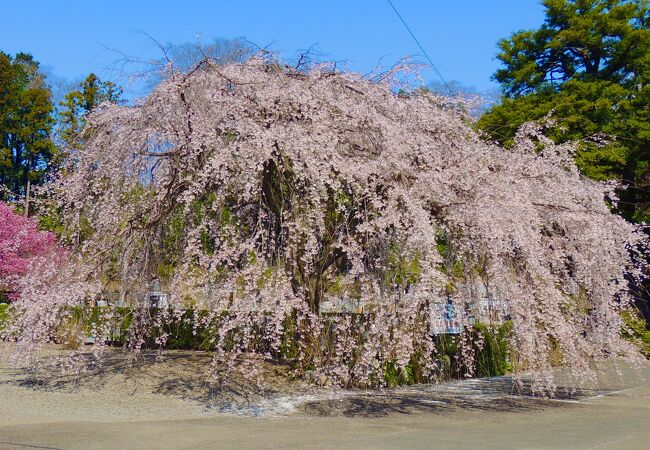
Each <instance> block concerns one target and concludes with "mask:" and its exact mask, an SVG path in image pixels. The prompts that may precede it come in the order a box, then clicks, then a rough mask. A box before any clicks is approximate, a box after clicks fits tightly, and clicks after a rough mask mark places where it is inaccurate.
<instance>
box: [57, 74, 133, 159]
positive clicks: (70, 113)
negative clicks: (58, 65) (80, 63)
mask: <svg viewBox="0 0 650 450" xmlns="http://www.w3.org/2000/svg"><path fill="white" fill-rule="evenodd" d="M121 95H122V89H121V88H120V87H118V86H116V85H115V84H114V83H112V82H110V81H102V80H101V79H100V78H99V77H98V76H97V75H95V74H94V73H91V74H90V75H88V76H87V77H86V79H85V80H84V81H83V82H81V83H80V84H79V86H78V89H76V90H74V91H70V92H68V93H67V94H66V96H65V100H64V101H62V102H61V106H62V110H61V112H60V113H59V115H60V122H61V137H62V138H63V140H64V141H65V142H66V143H67V144H68V145H69V146H72V147H75V146H76V145H77V143H78V139H79V138H80V137H81V136H80V133H81V131H82V130H83V127H84V125H85V117H86V115H87V114H89V113H90V112H91V111H92V110H93V109H95V108H96V107H97V106H99V105H100V104H101V103H104V102H111V103H120V102H121Z"/></svg>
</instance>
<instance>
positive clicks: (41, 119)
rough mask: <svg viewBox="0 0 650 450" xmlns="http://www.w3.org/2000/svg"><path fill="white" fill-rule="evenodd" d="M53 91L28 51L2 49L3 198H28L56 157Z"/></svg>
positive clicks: (0, 179) (0, 171) (0, 174)
mask: <svg viewBox="0 0 650 450" xmlns="http://www.w3.org/2000/svg"><path fill="white" fill-rule="evenodd" d="M53 125H54V118H53V106H52V101H51V93H50V90H49V88H48V87H47V86H46V84H45V78H44V76H43V75H42V74H41V72H40V71H39V64H38V62H36V61H35V60H34V58H33V57H32V56H31V55H29V54H26V53H19V54H17V55H16V56H15V57H14V58H12V57H11V56H9V55H7V54H6V53H2V52H0V184H1V185H2V188H3V189H2V190H1V191H0V199H4V200H18V199H24V201H25V214H26V215H28V214H29V203H30V197H31V196H32V185H34V184H40V183H42V182H43V180H44V179H45V175H46V173H47V171H48V170H49V169H51V167H52V165H53V163H54V162H55V160H56V156H57V150H56V147H55V146H54V144H53V142H52V139H51V134H52V127H53Z"/></svg>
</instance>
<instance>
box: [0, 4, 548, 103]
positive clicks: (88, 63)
mask: <svg viewBox="0 0 650 450" xmlns="http://www.w3.org/2000/svg"><path fill="white" fill-rule="evenodd" d="M393 4H394V5H395V6H396V7H397V9H398V10H399V11H400V13H401V15H402V17H403V18H404V19H405V20H406V22H407V23H408V24H409V26H410V27H411V29H412V31H413V32H414V33H415V36H416V37H417V38H418V39H419V41H420V43H421V44H422V45H423V47H424V49H425V50H426V51H427V53H428V54H429V56H430V57H431V59H432V60H433V62H434V63H435V64H436V66H437V68H438V70H439V71H440V72H441V74H442V75H443V77H444V78H445V79H446V80H447V81H451V80H455V81H457V82H460V83H462V84H463V85H465V86H468V87H473V88H476V89H478V90H489V89H493V88H494V87H495V86H496V85H495V84H494V83H493V82H492V81H490V75H491V74H492V73H493V72H494V71H495V69H496V68H497V67H498V62H497V61H496V60H495V58H494V57H495V54H496V52H497V46H496V43H497V41H498V40H499V38H502V37H507V36H509V35H510V34H511V33H512V32H514V31H517V30H521V29H528V28H533V27H536V26H538V25H540V24H541V23H542V21H543V8H542V6H541V5H540V4H539V1H538V0H464V1H461V0H459V1H453V0H430V1H424V0H393ZM0 10H1V11H2V15H3V16H4V18H5V20H3V21H2V26H1V27H0V50H2V51H4V52H8V53H11V54H13V53H16V52H18V51H25V52H29V53H32V54H33V55H34V56H35V58H36V59H37V60H38V61H40V62H41V64H42V65H43V66H44V67H45V68H46V69H47V71H48V72H50V73H52V74H53V77H52V78H54V77H60V78H63V79H65V80H77V79H79V78H81V77H83V76H85V75H86V74H88V73H89V72H91V71H92V72H95V73H97V74H98V75H99V76H100V77H102V78H106V79H116V73H115V71H114V65H113V64H112V63H113V62H115V61H116V60H118V59H119V58H120V56H119V55H118V54H117V53H115V52H113V51H110V50H108V49H107V48H112V49H117V50H119V51H121V52H123V53H125V54H128V55H130V56H134V57H138V58H142V59H149V58H154V57H159V56H160V52H159V51H158V50H157V49H156V47H155V45H154V44H153V43H152V42H151V41H150V40H149V39H148V38H147V37H146V36H145V35H143V34H142V32H146V33H148V34H149V35H151V36H153V37H154V38H155V39H157V40H158V41H159V42H161V43H163V44H166V43H172V44H181V43H184V42H189V41H195V40H196V38H197V35H200V36H201V40H203V41H205V42H209V41H211V40H212V39H213V38H215V37H216V38H234V37H245V38H247V39H248V40H250V41H253V42H255V43H256V44H258V45H260V46H266V45H269V44H270V45H271V47H272V48H273V49H274V50H276V51H279V52H281V54H282V55H283V56H284V57H286V58H291V57H293V56H295V55H296V54H297V52H299V51H300V50H301V49H306V48H308V47H310V46H312V45H316V46H317V48H318V49H319V51H320V52H321V53H322V54H324V55H325V57H326V58H327V59H336V60H345V61H347V62H348V66H349V68H350V69H352V70H356V71H361V72H368V71H370V70H372V69H373V68H374V67H375V66H376V65H377V64H378V62H379V61H382V62H383V64H385V65H389V64H390V63H392V62H395V61H396V60H398V59H400V58H401V57H403V56H407V55H419V54H420V50H419V49H418V47H417V45H416V44H415V42H414V41H413V40H412V38H411V37H410V35H409V34H408V32H407V31H406V29H405V28H404V26H403V25H402V23H401V22H400V21H399V19H398V17H397V16H396V15H395V13H394V11H393V10H392V9H391V7H390V5H389V4H388V2H387V1H386V0H372V1H371V0H363V1H353V0H347V1H339V0H331V1H325V0H314V1H288V0H285V1H279V0H278V1H271V0H269V1H258V0H248V1H241V2H239V1H207V0H206V1H198V0H184V1H167V0H159V1H148V0H141V1H138V0H130V1H122V0H114V1H108V0H107V1H92V0H87V1H71V0H68V1H66V0H58V1H28V0H21V1H17V0H0ZM420 60H422V61H424V58H423V57H422V56H421V57H420ZM112 68H113V69H112ZM424 78H425V80H426V81H427V82H429V81H435V80H436V78H437V77H436V75H435V73H434V72H433V71H432V70H427V71H425V73H424Z"/></svg>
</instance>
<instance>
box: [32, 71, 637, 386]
mask: <svg viewBox="0 0 650 450" xmlns="http://www.w3.org/2000/svg"><path fill="white" fill-rule="evenodd" d="M390 78H391V77H384V78H380V79H379V81H378V82H371V81H369V80H367V79H364V78H363V77H361V76H359V75H356V74H352V73H342V72H335V71H332V70H328V69H327V68H322V67H319V66H316V67H312V68H310V69H309V70H308V71H307V70H305V71H298V70H294V69H291V68H287V67H286V66H284V65H281V64H278V63H273V62H268V61H262V60H259V59H255V58H253V59H251V60H249V61H247V62H246V63H243V64H232V65H226V66H216V65H214V64H211V62H210V61H209V60H205V61H203V62H202V63H201V64H199V65H198V66H197V67H196V68H195V69H194V70H192V71H190V72H189V73H186V74H181V73H178V74H173V75H172V76H171V77H170V78H169V79H168V80H167V81H165V82H163V83H162V84H161V85H160V86H159V87H158V88H157V89H156V90H155V91H154V92H153V93H152V94H151V95H149V96H148V97H147V98H145V99H144V100H143V101H142V102H141V103H140V104H138V105H137V106H131V107H127V106H117V105H106V106H104V107H103V108H100V109H99V110H98V111H97V112H95V113H94V114H92V115H91V117H90V118H89V120H88V130H87V131H88V132H87V133H85V136H86V137H87V141H86V142H85V143H84V145H83V147H82V148H81V149H80V150H79V154H78V160H76V161H75V165H74V168H73V169H72V170H70V171H69V175H67V176H66V177H64V178H61V179H60V180H58V181H57V183H56V185H55V186H54V192H55V198H56V199H57V201H58V203H59V206H60V208H61V211H62V212H63V217H64V221H65V224H66V226H67V227H68V232H70V233H75V234H76V236H77V239H76V240H75V241H76V242H78V248H76V249H75V251H76V252H77V253H78V254H79V255H81V258H82V260H83V261H84V264H85V265H86V267H87V268H89V267H90V268H92V269H93V270H95V272H94V273H95V274H96V276H95V279H96V280H97V281H99V282H100V283H102V284H103V285H104V287H105V288H111V289H113V288H114V289H118V290H120V292H121V295H122V296H123V297H125V296H126V297H129V298H132V299H140V298H141V296H142V294H143V293H144V290H145V287H146V286H147V285H148V283H149V282H150V280H151V279H153V278H159V279H161V280H163V283H164V284H165V286H166V289H167V290H168V291H169V292H170V293H171V298H172V304H173V308H172V309H170V311H169V312H168V313H169V314H177V315H180V314H182V311H183V310H186V309H188V308H192V309H193V310H195V311H203V315H202V316H201V319H200V320H201V321H203V323H205V324H210V325H211V326H213V327H214V330H215V333H214V334H213V337H212V339H213V342H212V344H213V348H215V355H216V356H215V361H216V362H227V363H228V364H230V365H231V366H232V367H234V366H236V365H237V364H239V363H240V362H241V358H239V355H240V354H241V353H245V352H251V351H254V352H260V353H263V354H272V355H277V354H279V353H282V354H285V355H288V354H289V355H291V356H290V357H291V358H293V359H295V361H297V365H298V367H301V368H302V369H303V370H306V369H307V368H310V367H311V368H316V369H317V370H319V371H322V372H323V373H326V374H327V375H328V376H329V377H331V378H333V379H334V380H335V381H336V382H338V383H341V384H377V383H381V377H380V376H379V375H378V374H379V373H381V371H382V370H384V369H385V368H386V367H387V364H391V365H393V366H394V367H397V368H398V369H404V368H405V367H406V366H407V365H417V366H418V367H419V368H420V369H421V371H422V373H423V374H424V376H425V377H431V376H434V375H435V371H436V370H437V369H436V365H435V364H434V360H435V354H434V353H435V345H434V344H435V339H436V337H435V336H433V335H432V333H431V332H430V331H431V327H430V319H431V317H430V316H431V314H432V312H431V311H432V307H431V306H432V303H433V302H434V301H435V299H436V298H439V297H440V296H441V295H442V294H444V295H447V296H448V297H449V299H450V301H451V302H452V303H454V304H456V305H460V307H461V308H465V307H469V305H471V304H472V303H475V302H477V301H478V300H479V298H478V296H479V294H477V290H476V289H475V286H477V285H481V286H483V289H484V290H487V291H488V292H490V293H491V295H493V296H496V297H499V298H502V299H507V300H508V301H509V302H510V311H511V317H512V321H513V335H512V347H513V349H514V353H513V356H512V358H513V360H514V361H513V362H514V363H515V369H516V370H518V371H522V370H526V371H532V372H534V373H536V374H548V373H550V371H549V369H550V366H551V353H552V352H553V351H555V352H559V353H560V354H561V355H562V359H563V361H564V363H566V364H567V365H569V366H570V367H571V368H572V369H573V370H574V372H575V373H576V374H583V375H584V374H586V373H588V372H589V370H590V369H591V367H592V362H593V360H594V359H599V358H602V357H605V356H611V355H619V354H629V353H630V352H631V350H630V349H629V348H627V347H626V345H625V343H624V342H623V341H622V340H621V339H620V337H619V330H620V318H619V314H618V312H619V311H620V309H621V308H624V307H625V306H626V305H627V304H628V302H629V301H630V298H629V295H630V294H629V291H628V281H629V279H630V278H634V277H639V276H641V271H642V267H641V262H640V261H642V258H637V257H636V256H635V255H639V254H641V253H642V252H644V251H645V250H644V246H645V245H646V242H645V241H644V238H643V234H642V233H640V232H639V230H638V229H637V228H635V226H634V225H631V224H629V223H627V222H625V221H624V220H623V219H621V218H620V217H618V216H616V215H613V214H611V213H610V211H609V210H608V206H607V205H606V203H605V199H606V198H608V199H611V194H610V189H609V187H608V186H606V185H604V184H601V183H598V182H595V181H592V180H588V179H585V178H584V177H582V176H581V175H580V174H579V173H578V171H577V170H576V168H575V166H574V164H573V162H572V159H571V157H570V156H571V151H572V148H571V147H570V146H567V145H559V146H558V145H554V144H553V143H552V142H550V141H548V140H546V139H545V138H544V136H543V135H542V134H541V133H540V132H539V130H538V129H536V128H535V127H533V126H529V127H524V128H523V129H522V130H521V131H520V134H519V135H518V138H517V142H516V145H515V146H514V148H513V149H512V150H508V151H506V150H504V149H503V148H500V147H498V146H496V145H492V144H489V143H485V142H483V141H482V140H481V139H480V138H479V136H478V135H477V134H476V133H474V131H473V130H472V129H471V127H470V126H469V125H468V120H469V119H468V117H466V116H465V115H463V113H462V111H459V110H458V109H457V108H454V107H453V104H450V102H449V100H448V99H444V98H440V97H437V96H435V95H431V94H427V93H425V92H419V91H414V92H410V93H404V92H400V93H396V92H395V91H394V90H393V89H391V81H390ZM608 196H610V197H608ZM87 271H88V270H87ZM79 286H80V287H81V286H83V285H82V284H80V285H79ZM332 298H335V299H338V300H340V301H341V302H343V303H344V302H352V303H354V304H355V305H357V308H358V310H359V311H360V310H362V311H363V312H362V313H359V311H357V313H351V312H349V311H348V312H345V311H343V310H341V311H339V312H338V313H334V314H325V313H324V312H323V307H322V306H323V304H324V302H325V301H326V300H328V299H332ZM43 301H44V302H45V303H47V301H48V300H43ZM48 307H52V308H53V307H55V305H52V304H50V305H48ZM463 320H464V319H463ZM133 323H134V325H133V326H132V331H131V344H132V346H133V347H136V348H139V347H140V346H141V345H143V343H144V342H145V340H146V335H147V333H148V332H149V331H150V330H151V329H153V328H155V327H156V323H155V320H153V319H150V318H148V316H147V314H145V313H143V315H142V317H140V318H138V319H137V320H134V322H133ZM464 325H466V323H464ZM158 328H159V327H158ZM158 342H159V343H160V344H163V343H164V338H159V341H158ZM465 350H466V351H463V352H462V355H464V356H465V358H467V361H465V363H466V364H465V365H466V367H468V368H469V369H468V374H470V375H471V366H472V364H471V359H472V351H471V349H469V347H467V348H466V349H465ZM218 367H223V366H221V365H220V364H215V371H218V369H217V368H218ZM538 379H539V380H540V381H542V385H543V386H544V387H552V379H551V378H548V377H547V378H544V377H543V376H541V377H539V378H538Z"/></svg>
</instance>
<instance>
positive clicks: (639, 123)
mask: <svg viewBox="0 0 650 450" xmlns="http://www.w3.org/2000/svg"><path fill="white" fill-rule="evenodd" d="M543 4H544V6H545V8H546V20H545V22H544V24H543V25H542V26H541V27H540V28H539V29H537V30H529V31H520V32H517V33H515V34H513V35H512V36H511V37H510V38H509V39H503V40H501V41H500V42H499V47H500V49H501V52H500V53H499V54H498V56H497V57H498V59H499V60H500V61H501V63H502V64H503V67H502V68H501V69H499V70H498V71H497V72H496V73H495V74H494V77H493V78H494V79H495V80H496V81H498V82H499V83H500V84H501V86H502V93H503V95H504V97H503V101H502V102H501V104H499V105H497V106H495V107H493V108H492V109H491V110H490V111H489V112H488V113H486V114H485V115H484V116H483V117H482V118H481V119H480V120H479V123H478V126H479V127H480V128H481V129H482V130H484V131H485V132H486V133H487V135H488V136H489V137H490V138H491V139H494V140H496V141H499V142H500V143H502V144H505V145H506V146H509V145H512V143H513V139H514V135H515V132H516V130H517V128H518V127H519V126H520V125H521V124H523V123H524V122H528V121H534V120H539V119H542V118H543V117H545V116H547V115H549V114H550V115H551V116H552V117H553V118H554V119H555V124H554V125H553V126H550V127H549V128H548V129H547V130H546V132H547V134H548V135H549V136H550V137H552V138H553V139H555V140H556V141H557V142H565V141H569V140H578V141H579V142H580V145H579V151H578V153H577V155H576V162H577V164H578V166H579V167H580V169H581V170H582V172H583V173H584V174H585V175H587V176H589V177H591V178H594V179H598V180H605V179H617V180H619V181H621V182H622V184H623V185H625V186H626V188H627V189H626V190H625V191H623V192H622V193H621V200H622V201H621V203H620V204H619V212H621V213H622V214H623V215H624V216H625V217H627V218H628V219H632V220H636V221H644V220H645V221H647V220H648V219H650V164H649V156H650V120H648V119H650V84H649V81H650V80H649V79H650V31H649V29H648V24H649V23H650V17H649V8H648V2H647V1H646V0H629V1H626V0H544V1H543Z"/></svg>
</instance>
